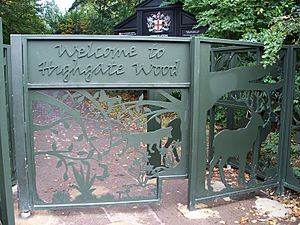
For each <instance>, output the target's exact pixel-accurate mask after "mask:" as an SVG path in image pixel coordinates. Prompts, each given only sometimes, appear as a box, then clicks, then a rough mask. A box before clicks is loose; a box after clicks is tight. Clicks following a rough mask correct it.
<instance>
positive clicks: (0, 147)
mask: <svg viewBox="0 0 300 225" xmlns="http://www.w3.org/2000/svg"><path fill="white" fill-rule="evenodd" d="M2 43H3V39H2V20H1V18H0V105H1V107H0V115H1V118H0V175H1V176H0V196H1V205H0V206H1V216H2V218H1V220H2V222H3V224H4V225H13V224H14V210H13V203H12V193H11V175H10V173H11V170H10V160H9V143H8V120H7V113H6V107H5V105H6V91H5V78H4V64H3V60H4V58H3V45H2ZM3 106H4V107H3Z"/></svg>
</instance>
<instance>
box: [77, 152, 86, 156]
mask: <svg viewBox="0 0 300 225" xmlns="http://www.w3.org/2000/svg"><path fill="white" fill-rule="evenodd" d="M87 154H88V153H87V152H86V151H80V152H77V155H79V156H83V155H87Z"/></svg>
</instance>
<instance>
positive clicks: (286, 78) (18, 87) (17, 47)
mask: <svg viewBox="0 0 300 225" xmlns="http://www.w3.org/2000/svg"><path fill="white" fill-rule="evenodd" d="M27 38H28V39H30V38H31V39H33V40H34V39H43V38H44V39H46V40H49V39H53V40H55V39H56V40H57V39H62V40H67V39H68V38H70V39H72V38H73V40H74V39H75V40H86V39H85V38H87V39H90V38H91V37H76V38H74V37H70V36H69V37H62V36H44V37H43V36H15V37H14V38H13V39H12V44H13V47H12V58H13V60H14V61H13V65H14V67H13V71H12V73H13V76H15V77H16V79H14V80H13V89H14V112H15V113H14V127H15V129H16V131H17V132H16V133H15V137H14V138H15V140H17V141H16V143H15V147H16V150H17V155H16V157H17V159H16V161H17V162H18V168H17V169H18V171H19V174H18V184H19V195H20V199H19V208H20V211H21V212H24V211H28V210H32V209H39V208H61V206H60V205H53V206H51V205H49V206H46V207H44V206H43V207H36V206H34V205H33V204H32V195H31V190H30V188H29V186H30V185H31V184H30V183H29V182H30V180H31V179H28V177H32V176H33V174H30V173H31V172H30V171H29V170H27V168H28V166H31V165H30V163H32V161H31V160H32V159H31V158H30V157H29V158H28V151H31V150H30V144H29V143H28V138H30V137H28V134H29V133H28V126H29V125H28V120H27V116H28V115H27V113H28V111H26V112H25V114H24V110H25V108H26V107H27V105H26V104H28V102H27V101H28V99H27V96H28V86H27V85H28V84H27V83H26V80H21V79H20V77H21V76H23V75H24V68H26V67H27V65H26V60H25V61H23V60H24V59H22V55H23V54H26V50H25V53H24V52H23V51H22V45H23V44H24V43H25V44H26V39H27ZM94 38H96V37H94ZM105 38H107V37H105ZM105 38H103V39H102V40H105ZM118 39H119V40H125V41H149V38H140V37H136V38H124V37H123V38H118ZM108 40H109V38H108ZM111 40H116V38H115V39H111ZM170 40H176V41H178V42H185V43H189V51H190V59H191V66H190V70H191V78H190V82H189V83H187V84H186V85H185V86H180V85H179V86H176V87H177V88H178V87H179V88H185V89H188V91H189V93H190V97H191V110H190V117H191V118H190V138H189V149H188V150H187V152H188V154H189V155H188V157H189V160H188V162H189V165H188V168H187V171H188V174H187V176H188V179H189V190H188V193H189V196H188V206H189V208H190V209H194V208H195V204H196V203H197V202H199V201H203V200H208V199H214V198H219V197H225V196H230V195H235V194H242V193H249V192H253V191H256V190H260V189H264V188H269V187H277V188H278V190H279V192H281V193H283V191H284V187H288V188H293V189H295V190H299V189H298V187H297V186H298V185H299V184H298V183H297V184H294V185H293V184H292V181H291V180H289V178H288V177H289V176H288V173H289V171H288V160H289V149H290V140H291V130H289V131H288V132H287V131H286V127H289V129H290V128H291V113H292V104H291V103H292V101H293V89H292V88H291V86H293V84H294V71H295V61H296V59H295V53H294V49H298V48H299V47H297V46H296V47H288V46H284V47H283V52H284V54H285V57H284V59H283V61H284V73H283V74H284V75H283V80H282V86H280V88H282V90H283V96H285V98H283V102H281V107H282V111H281V117H280V118H281V122H280V124H281V127H280V141H279V146H278V155H279V161H278V167H277V168H278V171H277V177H276V178H272V179H271V180H269V181H268V182H265V183H261V184H255V185H252V186H249V187H246V188H244V189H242V190H241V189H239V190H232V191H226V192H223V193H213V194H212V193H209V192H207V190H206V188H205V185H206V184H205V182H206V180H205V177H206V175H205V173H206V169H207V166H208V165H207V163H208V161H207V160H206V159H207V152H206V135H205V132H206V122H207V112H208V111H209V110H210V109H211V107H213V105H214V104H215V103H216V102H217V100H218V98H220V94H222V95H224V94H226V93H228V92H231V91H236V90H256V89H258V90H259V88H257V87H254V85H251V88H250V87H249V86H247V85H249V84H248V83H247V85H246V84H242V85H241V86H232V87H228V88H227V89H228V90H226V91H227V92H224V93H219V92H218V93H216V92H213V90H211V89H208V87H210V82H211V81H210V80H209V79H210V78H209V76H211V75H214V74H215V73H214V69H213V68H211V62H210V55H211V50H212V46H214V45H231V46H238V48H251V49H253V48H254V49H255V48H262V47H263V46H262V45H260V44H257V43H249V42H241V41H229V40H220V39H208V38H192V39H190V38H183V39H178V38H176V39H168V38H158V39H157V40H152V42H154V43H156V42H159V43H163V42H168V41H170ZM176 41H175V42H176ZM258 53H259V51H258ZM23 62H25V67H22V66H21V65H24V63H23ZM258 63H259V61H257V64H258ZM256 66H257V67H255V68H254V69H253V70H250V72H249V73H253V74H254V75H253V76H254V78H253V79H254V80H255V78H257V79H258V78H261V77H259V76H258V77H256V76H255V75H257V73H263V74H264V75H266V74H267V73H268V72H269V71H271V70H272V69H274V68H272V67H268V68H267V70H263V68H262V66H259V65H256ZM17 78H19V79H17ZM236 78H238V76H236ZM251 81H253V80H251ZM249 82H250V81H249ZM158 86H159V85H153V86H151V85H150V86H147V84H145V85H144V86H143V87H144V88H145V87H146V88H157V87H158ZM32 87H33V86H32ZM63 87H65V86H64V85H62V84H60V85H58V88H63ZM76 87H77V88H78V87H79V86H76ZM87 87H89V86H88V85H86V86H84V88H87ZM93 87H94V88H110V86H109V85H104V86H101V85H100V86H99V85H98V86H97V85H95V86H93ZM113 87H115V88H126V87H128V85H127V86H126V85H122V86H118V85H114V86H113ZM136 87H138V86H134V85H129V88H136ZM160 87H161V86H160ZM164 87H165V88H173V87H174V86H172V85H166V86H164ZM35 88H42V86H39V87H38V86H37V87H35ZM48 88H56V87H55V86H54V85H52V86H51V85H50V86H49V87H48ZM243 88H244V89H243ZM207 96H212V98H209V97H207ZM23 104H24V105H23ZM20 107H21V108H20ZM24 122H25V123H27V124H24ZM209 158H210V157H209ZM179 177H181V178H183V177H185V175H180V176H179ZM164 178H172V177H162V178H161V179H159V183H160V184H161V180H162V179H164ZM159 198H160V196H158V199H157V200H159ZM153 202H157V201H152V203H153ZM127 203H130V202H127ZM131 203H132V202H131ZM135 203H138V201H137V202H135ZM143 203H147V202H143ZM149 203H150V202H149ZM96 205H103V204H93V205H90V206H96ZM64 207H76V205H64Z"/></svg>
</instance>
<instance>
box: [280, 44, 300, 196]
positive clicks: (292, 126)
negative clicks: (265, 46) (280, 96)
mask: <svg viewBox="0 0 300 225" xmlns="http://www.w3.org/2000/svg"><path fill="white" fill-rule="evenodd" d="M299 71H300V46H291V47H289V48H288V67H287V72H288V73H289V80H288V85H287V86H288V88H287V89H288V93H287V95H286V96H287V97H286V99H287V102H286V105H287V111H286V117H287V118H286V120H287V123H286V127H287V128H286V129H285V131H284V135H285V136H284V138H285V139H284V141H283V152H284V156H282V157H283V158H282V161H283V163H284V164H283V167H284V168H285V169H284V170H282V171H280V172H281V174H282V175H281V176H282V177H281V178H282V181H281V183H280V184H281V189H280V191H281V193H283V190H284V187H287V188H290V189H292V190H295V191H298V192H299V191H300V166H299V156H300V135H299V134H300V133H299V132H300V121H299V116H300V103H299V96H300V90H299V86H298V85H297V80H299ZM291 87H294V88H291Z"/></svg>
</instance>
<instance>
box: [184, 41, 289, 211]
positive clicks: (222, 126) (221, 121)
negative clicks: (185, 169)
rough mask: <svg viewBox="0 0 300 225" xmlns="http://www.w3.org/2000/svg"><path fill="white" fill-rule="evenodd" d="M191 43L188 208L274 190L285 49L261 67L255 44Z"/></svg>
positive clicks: (280, 134)
mask: <svg viewBox="0 0 300 225" xmlns="http://www.w3.org/2000/svg"><path fill="white" fill-rule="evenodd" d="M193 45H194V47H193V64H194V71H193V72H192V75H193V78H192V86H191V92H192V93H193V99H192V109H191V110H192V117H191V119H192V121H193V124H192V133H191V152H192V153H191V157H190V166H191V167H190V173H191V174H190V180H189V183H190V185H189V202H190V203H189V207H190V208H193V207H194V206H195V203H196V202H198V201H201V200H208V199H213V198H217V197H226V196H230V195H234V194H237V193H249V192H252V191H255V190H258V189H263V188H267V187H275V186H276V187H277V186H278V172H279V168H280V166H281V165H280V160H279V156H280V155H281V149H282V147H281V145H280V144H279V139H280V137H281V136H282V135H283V133H284V130H283V127H282V126H280V124H281V123H279V121H280V120H281V118H282V117H283V113H284V110H282V99H283V96H285V90H284V84H285V82H286V79H287V76H285V74H284V73H283V72H282V71H283V67H284V66H283V65H284V64H285V55H286V51H282V52H281V53H280V55H281V59H280V61H279V62H278V64H276V65H274V66H269V67H266V68H263V66H262V65H260V64H259V60H260V55H261V53H260V48H261V46H259V45H256V44H252V43H244V42H234V41H225V40H211V39H207V40H206V39H197V38H195V39H194V40H193ZM214 46H219V47H218V48H215V47H214ZM233 60H234V62H233ZM228 110H230V111H231V113H230V114H228V113H227V112H228ZM228 115H229V116H230V117H231V118H230V119H228Z"/></svg>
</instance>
